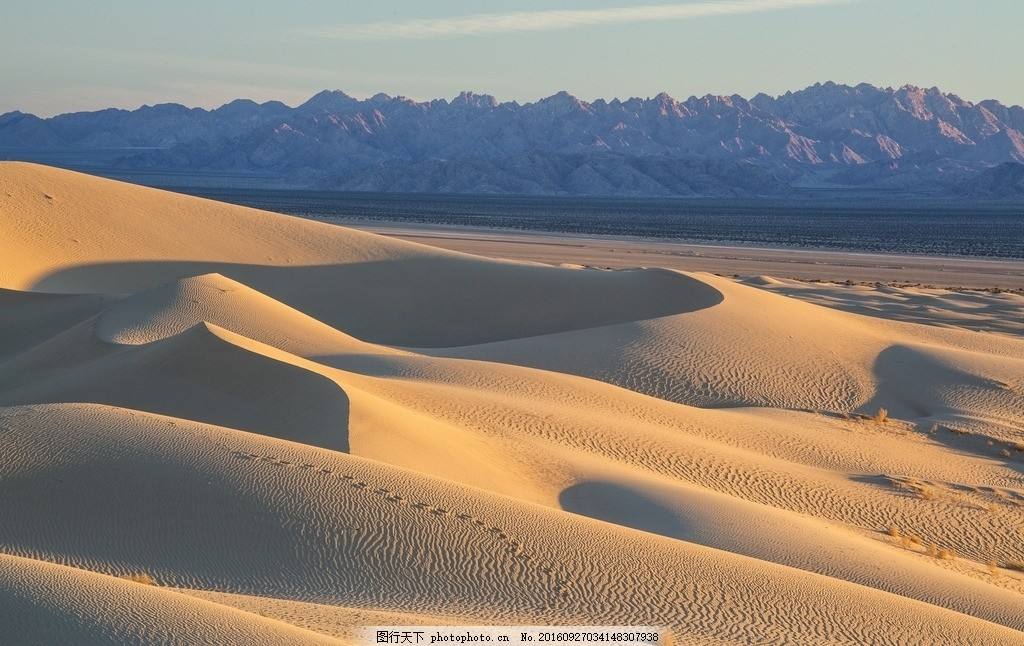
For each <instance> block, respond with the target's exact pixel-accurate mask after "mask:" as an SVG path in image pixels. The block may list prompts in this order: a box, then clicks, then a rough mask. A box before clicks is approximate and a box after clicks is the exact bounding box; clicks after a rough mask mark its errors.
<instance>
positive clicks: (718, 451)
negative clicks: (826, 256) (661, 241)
mask: <svg viewBox="0 0 1024 646" xmlns="http://www.w3.org/2000/svg"><path fill="white" fill-rule="evenodd" d="M511 246H513V245H506V249H507V248H509V247H511ZM478 251H481V252H482V251H483V250H480V249H478ZM490 255H499V256H505V258H488V257H484V256H482V255H474V254H469V253H464V252H461V251H454V250H449V249H441V248H438V247H434V246H426V245H421V244H417V243H415V242H410V241H406V240H401V239H398V238H396V237H394V236H381V235H376V234H373V233H368V232H363V231H358V230H354V229H351V228H344V227H340V226H333V225H330V224H325V223H319V222H313V221H309V220H303V219H297V218H292V217H287V216H282V215H277V214H272V213H266V212H261V211H256V210H253V209H248V208H243V207H238V206H231V205H226V204H221V203H217V202H212V201H208V200H202V199H198V198H193V197H186V196H181V195H176V194H172V193H166V192H162V191H158V190H154V189H149V188H142V187H137V186H132V185H128V184H122V183H118V182H114V181H110V180H103V179H97V178H93V177H89V176H86V175H80V174H76V173H72V172H69V171H63V170H57V169H53V168H47V167H43V166H36V165H31V164H21V163H0V483H2V486H0V509H2V511H3V517H2V522H0V627H2V630H3V631H4V633H3V639H5V640H10V641H11V642H12V643H74V644H88V643H179V642H184V643H208V644H236V643H237V644H306V643H310V644H317V643H324V644H328V643H353V641H354V640H355V638H356V637H355V636H356V631H357V628H358V627H359V626H362V625H366V624H489V623H501V624H509V623H512V624H576V625H579V624H594V625H599V624H618V625H623V624H633V625H659V626H666V627H669V628H671V630H672V632H673V633H674V636H675V639H676V641H677V642H679V643H682V644H743V643H773V644H775V643H792V644H864V643H870V644H1024V632H1022V631H1024V325H1022V320H1024V296H1021V295H1020V294H1018V293H1014V292H975V291H958V290H949V289H939V288H933V287H926V286H907V285H904V286H899V287H893V286H873V285H856V284H854V285H843V284H829V283H807V282H800V281H797V280H793V279H792V275H793V274H791V273H789V272H771V271H765V270H758V271H754V272H740V271H722V267H721V266H715V265H714V263H712V262H708V264H707V266H706V267H705V269H706V270H708V271H710V272H717V273H729V274H732V273H741V274H744V276H743V277H741V278H732V277H723V276H718V275H715V273H701V272H698V271H693V270H692V269H696V268H698V267H697V266H694V267H691V268H689V269H690V270H688V271H684V270H682V269H680V268H676V267H673V265H672V263H671V262H663V263H659V262H654V261H649V260H648V259H646V258H644V259H643V260H642V262H634V263H631V264H630V263H625V262H623V263H621V264H618V263H607V262H601V261H596V262H589V261H588V262H580V260H581V258H580V257H574V256H572V254H562V253H561V249H555V250H554V251H550V256H549V257H545V258H543V260H548V261H549V262H551V263H553V264H545V263H541V262H535V261H531V260H527V259H507V256H508V255H512V254H509V253H505V254H503V253H491V254H490ZM655 255H657V254H655ZM659 257H664V258H668V259H669V260H671V256H670V255H665V254H661V255H660V256H659ZM534 260H536V258H534ZM698 260H699V259H698ZM695 262H696V261H695ZM901 262H902V261H901ZM1011 264H1012V263H1011ZM586 265H592V266H586ZM698 265H699V263H698ZM974 265H977V263H975V264H974ZM974 265H972V266H974ZM982 265H984V263H982ZM611 266H615V267H617V268H614V269H609V268H607V267H611ZM629 266H633V267H637V266H643V267H646V268H628V267H629ZM758 266H759V267H763V266H764V265H763V264H762V265H758ZM979 267H980V268H979ZM989 269H990V268H989V267H988V266H987V265H985V266H981V265H978V266H977V267H975V268H974V269H972V270H971V271H975V272H984V271H989ZM920 271H922V272H926V271H930V269H929V268H928V266H927V264H926V263H925V264H922V265H921V266H920ZM772 273H775V274H776V275H777V276H782V277H772V276H771V275H769V274H772ZM806 277H809V278H810V277H813V278H823V279H832V280H837V281H842V280H845V279H847V278H848V279H851V280H854V281H860V280H861V278H862V276H861V275H846V276H839V275H836V276H828V275H820V274H819V275H816V276H806ZM865 280H880V279H879V278H878V277H875V278H868V279H865ZM979 280H981V279H979ZM904 282H920V283H926V284H937V285H939V287H950V286H961V287H962V286H994V285H966V284H963V283H961V284H957V283H956V282H952V283H950V282H948V281H942V282H940V281H932V280H925V279H923V277H922V278H920V279H916V278H907V279H904ZM997 284H998V283H997ZM1005 287H1014V285H1009V284H1008V285H1005Z"/></svg>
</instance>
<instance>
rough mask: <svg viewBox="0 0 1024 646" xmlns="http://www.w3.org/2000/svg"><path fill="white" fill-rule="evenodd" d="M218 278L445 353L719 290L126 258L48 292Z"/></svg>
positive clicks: (593, 274) (444, 263)
mask: <svg viewBox="0 0 1024 646" xmlns="http://www.w3.org/2000/svg"><path fill="white" fill-rule="evenodd" d="M211 272H216V273H219V274H222V275H224V276H227V277H228V278H231V279H233V280H236V281H238V282H241V283H243V284H245V285H247V286H249V287H251V288H253V289H255V290H257V291H260V292H262V293H264V294H266V295H267V296H270V297H272V298H274V299H276V300H279V301H281V302H283V303H285V304H287V305H289V306H291V307H293V308H295V309H298V310H300V311H302V312H304V313H305V314H307V315H309V316H312V317H313V318H316V319H319V320H320V321H323V322H324V323H327V324H328V325H331V326H333V327H335V328H337V329H339V330H342V331H344V332H346V333H348V334H351V335H353V336H356V337H358V338H360V339H362V340H365V341H370V342H373V343H381V344H386V345H396V346H406V347H423V348H442V347H453V346H461V345H472V344H478V343H488V342H492V341H502V340H508V339H513V338H521V337H528V336H538V335H542V334H551V333H556V332H565V331H570V330H576V329H582V328H589V327H599V326H604V325H611V324H615V323H625V322H629V321H636V320H642V319H650V318H657V317H660V316H667V315H671V314H681V313H684V312H692V311H696V310H700V309H704V308H707V307H712V306H714V305H716V304H718V303H720V302H721V301H722V300H723V296H722V294H721V292H719V291H718V290H717V289H715V288H714V287H712V286H710V285H708V284H706V283H703V282H701V281H699V280H696V279H694V278H691V277H689V276H685V275H683V274H679V273H677V272H672V271H668V270H661V269H638V270H621V271H602V270H594V269H567V268H563V267H554V266H547V265H529V264H515V263H505V262H498V261H490V260H485V259H480V258H475V257H472V256H465V257H462V256H455V257H447V256H441V257H435V256H428V255H426V256H415V257H411V258H399V259H394V260H375V261H368V262H357V263H350V264H332V265H310V266H277V265H274V266H271V265H258V264H236V263H220V262H203V261H131V262H109V263H96V264H87V265H79V266H75V267H69V268H63V269H60V270H57V271H55V272H53V273H51V274H49V275H47V276H45V277H43V278H41V279H40V280H39V281H37V283H36V284H35V286H34V288H35V289H37V290H40V291H49V292H100V293H107V294H111V293H113V294H133V293H137V292H139V291H143V290H145V289H149V288H152V287H154V286H157V285H160V284H164V283H167V282H171V281H174V280H178V279H181V278H185V277H191V276H196V275H200V274H206V273H211Z"/></svg>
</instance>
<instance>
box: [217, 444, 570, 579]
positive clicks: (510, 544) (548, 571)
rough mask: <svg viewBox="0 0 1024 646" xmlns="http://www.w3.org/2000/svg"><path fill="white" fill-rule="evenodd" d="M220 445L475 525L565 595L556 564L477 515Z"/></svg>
mask: <svg viewBox="0 0 1024 646" xmlns="http://www.w3.org/2000/svg"><path fill="white" fill-rule="evenodd" d="M220 446H221V447H222V448H224V449H226V450H228V451H230V452H231V453H232V455H234V456H235V457H237V458H239V459H242V460H252V461H256V462H264V463H266V464H271V465H274V466H279V467H291V468H296V469H304V470H307V471H310V472H312V473H316V474H319V475H321V476H324V477H329V478H335V479H337V480H341V481H344V482H346V483H347V484H348V485H349V487H351V488H352V489H356V490H358V491H363V492H365V493H369V494H372V495H376V496H378V497H379V498H380V499H381V500H385V501H387V502H390V503H392V504H397V505H404V506H406V507H410V508H412V509H417V510H420V511H423V512H426V513H428V514H430V515H432V516H437V517H449V518H452V519H454V520H457V521H461V522H463V523H466V524H467V525H469V526H472V527H477V528H478V529H480V530H482V531H483V532H484V533H485V534H487V535H489V536H491V537H493V538H494V539H496V540H497V541H498V543H499V544H500V545H502V546H503V548H504V551H505V552H506V553H507V554H509V555H510V556H511V557H512V558H513V559H515V560H516V561H519V562H520V563H522V564H523V565H530V564H531V563H532V564H534V567H535V568H536V570H537V571H539V572H541V573H542V574H544V575H545V576H546V577H547V578H548V579H549V581H550V585H551V587H552V590H553V592H554V595H555V598H556V599H558V598H561V597H564V596H565V595H566V594H567V584H568V581H567V579H566V578H565V577H563V576H561V575H560V574H559V572H558V570H559V568H558V567H557V566H552V565H548V564H542V565H536V564H537V563H541V560H540V559H539V558H537V557H535V556H532V555H530V554H529V553H528V552H527V551H526V550H524V549H523V546H522V543H520V542H519V541H517V540H515V539H513V538H512V537H511V536H510V535H509V533H508V532H506V531H505V530H503V529H502V528H500V527H498V526H496V525H490V524H488V523H487V521H485V520H484V519H483V518H479V517H477V516H474V515H472V514H467V513H465V512H456V511H452V510H449V509H445V508H444V507H439V506H437V505H433V504H431V503H428V502H421V501H415V502H414V501H411V500H410V499H409V498H407V497H405V496H403V495H401V494H399V493H398V492H396V491H393V490H391V489H387V488H384V487H378V488H376V489H370V488H369V487H370V484H369V483H367V482H365V481H363V480H357V479H356V476H353V475H349V474H345V473H340V472H338V471H335V470H334V469H329V468H327V467H317V466H316V465H314V464H310V463H309V462H292V461H290V460H284V459H281V458H277V457H274V456H270V455H261V454H259V453H250V452H248V451H241V450H238V449H232V448H230V447H228V446H225V445H223V444H222V445H220Z"/></svg>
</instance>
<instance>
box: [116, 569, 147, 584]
mask: <svg viewBox="0 0 1024 646" xmlns="http://www.w3.org/2000/svg"><path fill="white" fill-rule="evenodd" d="M121 578H122V579H124V580H126V581H133V582H135V583H141V584H142V585H156V579H154V578H153V577H151V576H149V575H148V574H146V573H145V572H142V573H139V574H125V575H124V576H122V577H121Z"/></svg>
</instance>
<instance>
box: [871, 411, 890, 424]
mask: <svg viewBox="0 0 1024 646" xmlns="http://www.w3.org/2000/svg"><path fill="white" fill-rule="evenodd" d="M871 419H873V420H875V421H876V422H877V423H879V424H885V423H886V422H888V421H889V411H887V410H886V409H884V408H879V409H878V412H877V413H875V416H874V417H872V418H871Z"/></svg>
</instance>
